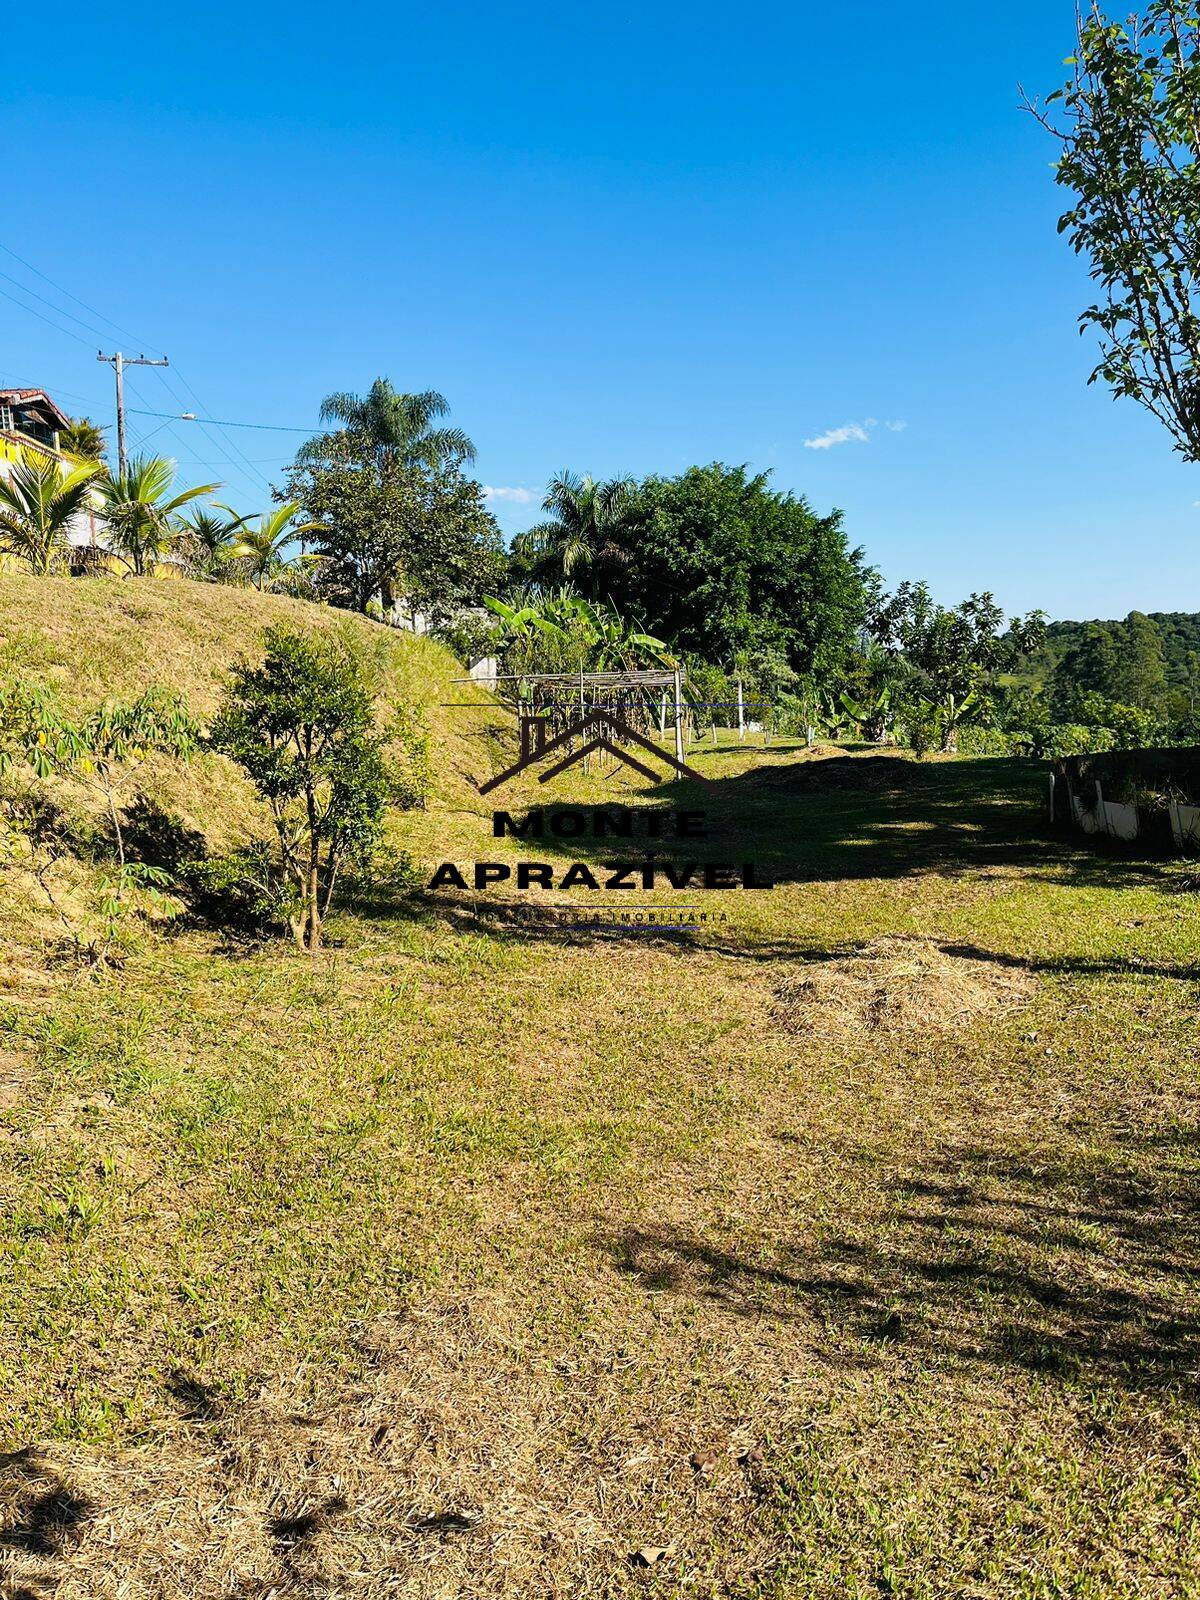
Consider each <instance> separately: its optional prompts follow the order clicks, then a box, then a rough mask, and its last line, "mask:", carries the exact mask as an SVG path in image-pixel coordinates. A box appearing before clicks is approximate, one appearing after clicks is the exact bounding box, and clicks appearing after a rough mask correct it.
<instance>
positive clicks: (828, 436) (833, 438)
mask: <svg viewBox="0 0 1200 1600" xmlns="http://www.w3.org/2000/svg"><path fill="white" fill-rule="evenodd" d="M870 437H871V435H870V434H869V433H868V432H867V430H866V429H865V428H864V427H863V426H862V424H861V423H860V422H847V423H846V425H845V426H844V427H842V428H830V429H829V430H828V432H826V433H821V434H818V435H817V437H816V438H815V439H805V441H804V448H805V449H806V450H832V449H833V447H834V445H835V444H849V443H850V442H851V440H853V441H854V443H855V444H866V442H867V440H868V439H869V438H870Z"/></svg>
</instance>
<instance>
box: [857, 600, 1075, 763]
mask: <svg viewBox="0 0 1200 1600" xmlns="http://www.w3.org/2000/svg"><path fill="white" fill-rule="evenodd" d="M873 628H874V632H875V636H876V638H877V639H878V641H879V643H880V644H882V645H883V646H884V647H885V648H886V649H890V650H892V651H893V652H898V653H901V654H902V655H903V657H904V660H905V663H906V665H907V667H908V669H909V673H910V680H909V685H908V701H909V716H908V721H909V728H910V732H912V731H913V730H914V729H919V730H920V744H921V745H923V743H924V741H925V739H926V738H927V737H933V738H936V740H937V741H938V742H939V743H940V745H941V748H942V749H943V750H953V749H954V748H955V747H956V745H957V739H958V728H959V724H960V723H961V722H962V720H963V718H964V717H965V716H966V715H967V713H968V712H970V711H971V710H972V709H973V708H974V707H975V706H976V705H978V704H979V701H980V699H981V697H982V695H983V694H984V693H985V692H987V691H989V690H991V689H992V688H994V686H995V683H996V678H997V674H998V673H1000V672H1001V671H1003V670H1004V669H1005V668H1007V667H1010V666H1011V665H1012V664H1013V663H1014V662H1015V661H1016V660H1017V659H1018V658H1019V657H1020V656H1021V655H1023V654H1025V653H1026V652H1027V651H1029V650H1030V649H1032V648H1033V647H1034V646H1035V645H1036V644H1037V643H1038V641H1039V639H1040V638H1041V636H1042V634H1043V633H1044V631H1045V618H1044V616H1043V614H1042V613H1041V612H1040V611H1031V612H1030V613H1029V614H1028V616H1026V617H1023V618H1014V619H1013V621H1012V622H1011V623H1010V625H1009V627H1008V629H1007V630H1005V629H1004V613H1003V611H1002V610H1001V609H1000V607H999V606H998V605H997V604H996V602H995V600H994V599H993V597H992V596H991V595H990V594H988V593H983V594H973V595H971V596H969V598H968V599H966V600H964V601H963V602H962V604H961V605H959V606H956V607H954V608H953V609H951V608H949V607H946V606H942V605H938V604H937V603H936V602H935V601H934V599H933V597H932V595H931V594H930V592H929V586H928V584H925V583H902V584H901V585H900V587H899V588H898V589H897V590H896V593H895V594H894V595H893V596H892V597H891V599H890V600H886V601H884V602H883V603H882V604H881V605H880V606H879V608H878V610H877V613H876V616H875V618H874V621H873Z"/></svg>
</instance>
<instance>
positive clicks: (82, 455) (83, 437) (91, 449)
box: [58, 417, 108, 461]
mask: <svg viewBox="0 0 1200 1600" xmlns="http://www.w3.org/2000/svg"><path fill="white" fill-rule="evenodd" d="M107 431H108V430H107V428H103V427H101V426H100V424H99V423H97V422H93V421H92V419H91V417H73V418H72V419H71V421H70V422H69V423H68V424H67V426H66V427H65V428H64V429H63V430H62V432H61V433H60V434H59V436H58V448H59V449H60V450H61V451H63V452H64V454H66V455H69V456H77V457H79V459H80V460H82V461H103V460H104V452H105V451H106V450H107V449H108V440H107V439H106V438H105V437H104V436H105V434H106V433H107Z"/></svg>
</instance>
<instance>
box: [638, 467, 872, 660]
mask: <svg viewBox="0 0 1200 1600" xmlns="http://www.w3.org/2000/svg"><path fill="white" fill-rule="evenodd" d="M620 540H621V543H622V546H623V548H624V550H625V552H626V556H627V561H626V562H625V563H624V564H623V566H622V567H621V569H620V572H619V577H618V575H617V573H616V572H614V577H613V581H612V585H611V588H612V599H613V602H614V604H616V605H617V606H618V607H620V608H624V609H634V608H636V610H637V611H638V613H639V614H640V615H641V616H643V617H644V618H645V621H646V626H647V627H648V628H649V629H650V630H651V631H652V632H653V633H655V634H657V635H658V636H659V637H661V638H664V639H670V640H671V641H672V643H673V644H674V646H675V647H676V648H677V649H678V650H679V651H680V652H683V653H687V654H695V655H698V656H702V657H703V658H704V659H706V660H709V661H727V660H730V659H731V658H733V657H734V656H735V655H737V654H738V653H739V652H742V651H746V650H763V649H776V650H780V651H782V652H783V654H784V655H785V656H786V657H787V660H788V663H789V665H790V666H791V667H792V669H793V670H794V671H796V672H800V673H803V674H806V675H814V676H815V677H817V678H818V679H819V680H821V681H822V682H823V681H825V680H826V679H828V678H829V677H830V676H831V675H832V674H833V673H834V672H836V671H837V670H838V668H839V667H840V665H841V664H842V662H843V661H844V660H845V657H846V655H847V652H848V651H849V650H850V649H851V647H852V645H853V643H854V640H855V637H856V634H857V631H858V629H859V626H860V624H861V623H862V620H863V618H864V616H865V611H866V573H865V571H864V568H863V565H862V559H861V552H860V551H857V550H851V549H849V548H848V546H847V543H846V537H845V534H844V532H843V530H842V519H841V514H840V513H839V512H833V513H832V514H831V515H829V516H827V517H818V516H817V515H816V514H815V513H814V512H813V511H812V509H811V507H810V506H809V505H808V503H807V501H805V500H803V499H800V498H798V497H797V496H794V495H791V494H782V493H778V492H776V491H774V490H772V489H771V488H770V487H769V483H768V478H767V475H766V474H765V473H760V474H758V475H757V476H754V477H751V476H750V475H749V473H748V471H747V469H746V468H745V467H727V466H723V465H721V464H720V463H719V462H714V463H712V464H711V465H710V466H707V467H691V468H689V469H688V471H686V472H684V473H681V474H680V475H679V476H678V477H675V478H647V479H645V480H644V481H643V482H642V483H640V484H638V485H637V486H636V487H635V488H634V489H633V490H632V491H631V494H630V504H629V507H628V513H627V515H624V516H623V517H622V519H621V529H620Z"/></svg>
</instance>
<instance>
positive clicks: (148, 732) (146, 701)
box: [0, 678, 200, 972]
mask: <svg viewBox="0 0 1200 1600" xmlns="http://www.w3.org/2000/svg"><path fill="white" fill-rule="evenodd" d="M199 733H200V730H199V726H198V724H197V723H196V721H195V719H194V718H193V717H192V715H191V714H190V712H189V711H188V709H187V707H186V706H185V705H184V703H183V701H182V700H181V699H180V698H179V696H178V695H175V694H171V693H169V692H167V691H165V690H161V689H148V690H147V691H146V692H145V693H144V694H142V695H140V696H139V697H138V698H137V699H136V700H133V701H128V702H126V701H118V700H106V701H104V702H103V703H102V704H100V705H97V706H93V707H92V708H91V710H89V711H87V712H86V713H85V714H84V715H83V716H82V717H81V718H80V719H79V720H77V721H73V720H71V719H69V718H68V717H66V716H65V715H64V714H63V712H62V710H61V707H60V706H59V704H58V701H57V699H56V698H55V697H54V695H53V694H52V692H50V691H48V690H47V689H46V687H45V686H44V685H41V684H29V683H26V682H23V681H22V680H20V679H13V678H8V679H3V680H0V773H8V772H10V771H11V770H12V769H13V768H14V767H16V766H18V765H24V766H26V767H28V768H29V769H31V771H32V772H33V773H34V774H35V775H36V776H37V777H38V778H40V779H47V778H52V777H69V778H70V779H71V780H72V782H73V783H76V784H79V785H81V786H82V787H83V788H85V789H88V790H90V791H92V793H93V794H95V795H96V796H97V798H98V799H99V800H100V801H101V802H102V804H103V807H104V810H105V812H106V814H107V818H108V824H109V827H110V829H111V834H112V837H111V841H110V844H111V854H110V855H108V856H107V858H106V857H105V856H103V855H102V856H101V858H100V861H99V869H100V870H99V901H98V907H97V909H98V912H99V931H98V932H97V933H95V935H94V936H93V937H91V938H88V937H87V936H86V935H87V931H88V921H89V920H90V919H88V918H85V919H83V921H82V922H81V921H80V919H79V917H78V913H77V912H76V913H75V915H74V917H72V915H70V914H69V913H68V904H69V902H64V899H63V898H62V897H61V895H60V894H58V893H56V892H55V888H54V886H53V881H52V880H53V874H54V869H55V868H56V867H57V866H58V864H59V862H60V861H61V860H62V859H63V858H64V857H65V856H67V855H69V854H70V846H71V841H70V839H69V838H68V837H67V836H66V834H65V833H64V830H63V826H62V822H61V815H60V808H59V807H58V806H56V805H54V804H50V803H47V802H46V800H45V798H44V797H43V796H41V795H39V794H37V793H33V794H31V793H29V792H27V791H23V790H22V789H21V788H20V787H19V786H11V785H10V786H8V787H6V790H5V793H4V795H3V797H2V799H0V863H2V864H5V865H7V866H10V867H11V866H18V867H23V868H24V870H25V871H26V872H27V873H28V874H29V875H30V876H31V877H32V878H33V880H34V881H35V882H36V884H37V885H38V887H39V889H40V890H41V891H42V893H43V894H44V895H45V897H46V900H47V901H48V903H49V905H50V906H51V908H52V909H53V910H54V912H55V913H56V915H57V916H58V919H59V921H60V922H61V923H62V925H63V927H64V929H65V930H66V932H67V934H68V936H69V938H70V940H71V943H72V945H73V947H74V948H75V950H76V952H77V953H78V954H79V955H80V956H82V957H84V958H85V959H86V960H87V963H88V965H89V967H90V968H91V970H92V971H94V972H103V971H104V970H105V969H106V968H107V967H108V966H109V965H110V964H111V963H112V961H113V959H114V957H115V956H117V955H118V954H119V952H120V949H121V946H122V944H123V942H124V928H125V923H126V919H127V917H128V914H129V912H130V911H131V910H136V909H143V910H157V911H163V910H169V909H170V907H169V903H168V901H167V900H166V897H165V895H164V894H163V893H162V890H163V889H165V888H166V887H167V886H168V885H169V883H170V875H169V874H168V873H167V872H165V871H164V870H163V869H162V868H160V867H156V866H153V865H151V864H149V863H147V862H144V861H136V860H131V859H130V858H129V856H128V854H127V852H126V846H125V824H124V823H123V820H122V809H121V800H122V796H123V794H124V793H125V791H126V789H127V788H128V786H129V784H130V783H131V782H132V780H133V779H134V778H135V777H136V776H137V774H138V773H139V772H140V770H141V766H142V763H143V762H144V761H145V760H146V758H147V756H149V755H151V754H152V753H158V754H160V755H169V756H174V757H176V758H178V759H181V760H187V759H188V758H189V757H190V756H191V755H192V754H193V753H194V751H195V750H196V748H197V743H198V740H199Z"/></svg>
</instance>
